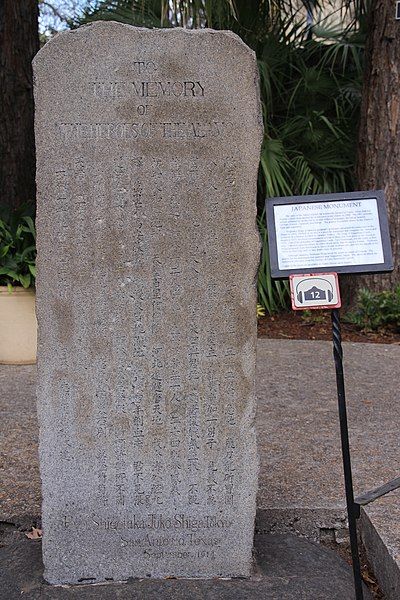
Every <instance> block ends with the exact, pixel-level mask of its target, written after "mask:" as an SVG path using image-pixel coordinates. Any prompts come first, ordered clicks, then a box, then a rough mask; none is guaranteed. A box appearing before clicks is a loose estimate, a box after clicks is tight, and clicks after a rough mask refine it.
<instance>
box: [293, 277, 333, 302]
mask: <svg viewBox="0 0 400 600" xmlns="http://www.w3.org/2000/svg"><path fill="white" fill-rule="evenodd" d="M326 275H329V276H331V277H333V281H334V284H335V291H336V294H337V302H336V303H335V304H312V303H307V304H305V305H303V306H299V304H298V303H296V300H298V298H297V294H296V290H295V286H296V287H297V285H298V283H297V282H298V280H299V279H300V280H301V279H318V278H323V277H324V276H326ZM289 282H290V299H291V301H292V309H293V310H326V309H333V308H340V307H341V306H342V301H341V299H340V288H339V278H338V274H337V273H304V274H303V275H298V274H297V275H289ZM307 302H311V301H310V300H308V301H307Z"/></svg>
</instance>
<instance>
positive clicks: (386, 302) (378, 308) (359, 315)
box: [345, 286, 400, 331]
mask: <svg viewBox="0 0 400 600" xmlns="http://www.w3.org/2000/svg"><path fill="white" fill-rule="evenodd" d="M345 320H346V321H348V322H349V323H353V324H354V325H357V327H360V329H363V330H364V331H376V330H378V329H383V328H387V327H391V328H394V329H396V330H397V331H400V286H398V287H397V288H396V289H395V290H387V291H384V292H371V291H369V290H367V289H362V290H360V292H359V294H358V297H357V303H356V307H355V309H354V310H353V311H352V312H349V313H347V315H346V317H345Z"/></svg>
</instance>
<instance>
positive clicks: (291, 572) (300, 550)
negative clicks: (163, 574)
mask: <svg viewBox="0 0 400 600" xmlns="http://www.w3.org/2000/svg"><path fill="white" fill-rule="evenodd" d="M4 541H5V543H6V545H5V546H4V547H3V548H0V590H1V592H0V597H1V598H4V599H7V600H17V598H18V599H20V598H21V597H23V598H28V599H30V600H33V599H39V598H40V600H47V599H60V600H61V599H62V600H67V599H69V598H71V599H75V598H79V599H82V600H86V599H87V600H89V599H94V598H96V600H102V599H109V600H115V599H118V600H121V599H126V600H128V599H129V600H132V599H133V598H134V599H135V600H153V599H154V600H155V599H156V598H157V600H158V599H160V600H186V599H187V598H191V599H192V600H196V599H205V598H207V600H234V599H238V600H244V599H247V600H253V599H254V600H256V599H257V600H260V599H261V598H262V599H267V600H298V599H300V598H301V599H302V600H353V599H354V592H353V581H352V572H351V568H350V566H349V565H348V564H347V563H346V562H345V561H343V560H342V559H341V558H340V557H339V556H337V555H336V554H335V553H334V552H332V551H330V550H327V549H326V548H323V547H322V546H319V545H318V544H314V543H313V542H310V541H308V540H305V539H302V538H297V537H295V536H292V535H258V536H256V539H255V564H254V571H253V575H252V577H251V578H250V579H230V580H229V579H214V580H193V579H167V580H150V579H135V580H129V581H128V582H126V583H112V582H110V583H108V584H101V585H100V584H97V585H96V584H89V585H78V586H50V585H48V584H47V583H45V581H44V579H43V563H42V556H41V542H40V541H33V540H28V539H26V538H25V536H24V535H23V534H21V533H20V532H17V531H14V532H12V533H10V535H9V537H8V543H7V540H4ZM364 600H372V597H371V595H370V593H369V592H368V590H367V589H365V590H364Z"/></svg>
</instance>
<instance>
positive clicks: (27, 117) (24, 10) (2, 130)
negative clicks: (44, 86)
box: [0, 0, 39, 209]
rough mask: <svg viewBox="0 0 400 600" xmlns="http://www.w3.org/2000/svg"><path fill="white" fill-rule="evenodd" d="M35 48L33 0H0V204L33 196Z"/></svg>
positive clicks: (12, 203) (35, 7) (14, 203)
mask: <svg viewBox="0 0 400 600" xmlns="http://www.w3.org/2000/svg"><path fill="white" fill-rule="evenodd" d="M38 49H39V34H38V2H37V0H0V205H1V206H3V205H8V206H10V207H11V208H13V209H14V208H17V207H18V206H19V205H21V204H23V203H25V202H34V200H35V141H34V131H33V115H34V109H33V90H32V66H31V61H32V58H33V57H34V55H35V54H36V52H37V51H38Z"/></svg>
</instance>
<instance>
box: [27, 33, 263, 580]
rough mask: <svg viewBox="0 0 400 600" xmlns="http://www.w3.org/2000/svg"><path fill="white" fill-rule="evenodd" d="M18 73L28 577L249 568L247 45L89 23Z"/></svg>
mask: <svg viewBox="0 0 400 600" xmlns="http://www.w3.org/2000/svg"><path fill="white" fill-rule="evenodd" d="M34 72H35V100H36V143H37V186H38V198H39V201H38V217H37V227H38V281H37V314H38V320H39V349H38V376H39V383H38V409H39V420H40V428H41V433H40V461H41V476H42V482H43V528H44V538H43V554H44V563H45V577H46V579H47V581H49V582H51V583H66V582H69V583H78V582H82V581H83V582H91V581H93V582H95V581H96V582H99V581H106V580H124V579H127V578H128V577H156V578H157V577H158V578H162V577H168V576H175V577H203V578H207V577H218V576H224V577H230V576H248V575H249V573H250V569H251V552H252V540H253V525H254V516H255V495H256V487H257V470H258V463H257V453H256V440H255V432H254V422H253V421H254V409H255V390H254V376H255V342H256V310H255V302H256V297H255V285H254V281H255V275H256V269H257V263H258V254H259V241H258V234H257V230H256V224H255V217H256V207H255V198H256V178H257V168H258V159H259V151H260V145H261V138H262V125H261V115H260V104H259V92H258V75H257V68H256V62H255V58H254V54H253V52H252V51H250V50H249V48H247V47H246V46H245V45H244V44H243V43H242V42H241V41H240V39H239V38H238V37H236V36H235V35H233V34H231V33H229V32H215V31H212V30H203V31H184V30H182V29H174V30H146V29H136V28H134V27H130V26H127V25H122V24H118V23H113V22H103V23H96V24H93V25H91V26H87V27H83V28H81V29H79V30H77V31H72V32H67V33H62V34H60V35H58V36H56V37H55V38H54V39H53V40H52V41H50V42H48V43H47V44H46V45H45V47H44V48H43V49H42V50H41V51H40V52H39V54H38V55H37V57H36V59H35V61H34Z"/></svg>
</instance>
